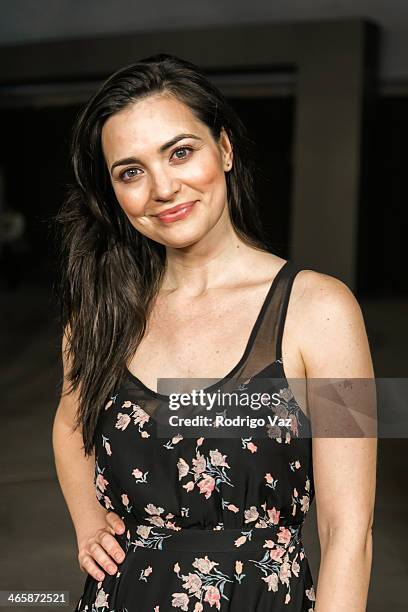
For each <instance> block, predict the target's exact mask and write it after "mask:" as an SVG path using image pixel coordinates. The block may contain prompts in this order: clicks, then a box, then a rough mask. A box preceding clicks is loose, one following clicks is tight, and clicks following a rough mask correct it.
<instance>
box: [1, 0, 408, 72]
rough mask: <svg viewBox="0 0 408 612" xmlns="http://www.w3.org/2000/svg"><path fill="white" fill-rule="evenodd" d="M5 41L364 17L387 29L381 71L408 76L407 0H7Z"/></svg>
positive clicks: (3, 23)
mask: <svg viewBox="0 0 408 612" xmlns="http://www.w3.org/2000/svg"><path fill="white" fill-rule="evenodd" d="M0 8H1V19H0V45H1V44H8V43H16V42H27V41H37V40H45V39H47V40H52V39H61V38H71V37H85V38H86V37H87V36H89V35H95V34H109V33H111V34H115V33H122V32H140V31H149V30H156V29H167V28H184V27H190V26H191V27H197V26H205V25H228V24H240V23H241V24H244V23H263V22H265V21H267V22H270V21H276V22H279V21H296V20H316V19H337V18H340V17H353V16H354V17H364V18H368V19H371V20H373V21H375V22H376V23H378V24H379V25H380V26H381V28H382V30H383V37H382V38H383V45H382V51H381V60H380V74H381V76H382V78H383V79H387V80H390V79H399V78H401V79H408V2H407V1H406V0H307V1H305V0H290V2H288V1H287V0H273V2H270V1H269V2H268V1H266V0H252V1H251V2H248V1H247V0H222V2H220V1H219V0H206V1H205V2H191V0H177V2H168V1H167V0H154V1H153V2H141V1H139V2H138V1H137V0H104V1H103V2H101V1H100V0H35V1H34V0H1V1H0Z"/></svg>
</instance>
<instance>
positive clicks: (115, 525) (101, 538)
mask: <svg viewBox="0 0 408 612" xmlns="http://www.w3.org/2000/svg"><path fill="white" fill-rule="evenodd" d="M105 519H106V526H104V527H101V528H99V529H98V530H97V531H96V533H95V535H93V536H91V537H88V538H87V539H85V540H84V541H83V542H81V543H80V544H79V545H78V561H79V567H80V568H81V571H83V572H85V573H88V574H90V575H91V576H92V577H93V578H95V580H98V581H100V580H103V579H104V578H105V574H104V573H103V572H102V571H101V568H103V569H104V570H105V571H106V572H108V573H109V574H111V575H113V574H115V573H116V572H117V571H118V567H117V565H116V563H121V562H122V561H123V560H124V558H125V553H124V551H123V549H122V548H121V546H119V543H118V541H117V540H116V538H115V537H114V534H115V533H118V534H120V533H123V532H124V530H125V523H124V522H123V521H122V519H121V518H120V517H119V516H118V515H117V514H115V512H108V513H107V514H106V516H105ZM115 561H116V563H115Z"/></svg>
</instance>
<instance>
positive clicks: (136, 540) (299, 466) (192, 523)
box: [75, 266, 315, 612]
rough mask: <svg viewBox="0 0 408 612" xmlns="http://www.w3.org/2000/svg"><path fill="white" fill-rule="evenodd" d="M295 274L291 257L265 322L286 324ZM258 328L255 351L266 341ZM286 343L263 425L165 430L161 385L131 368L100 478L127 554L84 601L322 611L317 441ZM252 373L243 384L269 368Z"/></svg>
mask: <svg viewBox="0 0 408 612" xmlns="http://www.w3.org/2000/svg"><path fill="white" fill-rule="evenodd" d="M293 276H294V270H293V268H292V267H291V266H287V268H286V273H285V274H284V273H283V272H282V274H281V276H280V279H279V283H278V282H277V283H275V285H274V286H273V291H272V290H271V291H270V292H269V294H268V300H267V301H266V302H265V308H264V309H263V310H262V311H261V312H260V316H259V317H258V320H257V323H256V326H255V327H254V329H259V327H260V323H261V322H262V320H263V318H265V319H267V321H268V329H271V330H275V333H276V330H279V329H280V327H279V326H282V325H283V321H284V317H283V314H284V312H285V311H284V310H282V309H280V304H284V303H285V302H284V298H285V293H286V292H287V291H288V290H290V281H291V280H293ZM271 289H272V287H271ZM272 298H274V300H272ZM286 304H287V302H286ZM268 308H269V309H270V310H268ZM275 312H276V316H279V317H280V319H279V321H280V323H279V324H274V322H273V317H274V316H275V314H274V313H275ZM263 333H264V332H263ZM279 337H280V338H281V335H280V336H279V334H278V338H279ZM251 338H252V345H251V351H250V352H249V353H248V355H247V359H249V358H250V356H251V354H254V353H257V351H260V350H261V349H260V348H259V347H260V346H261V345H262V346H265V343H263V344H262V343H260V344H259V345H258V344H257V337H256V335H255V334H253V335H252V336H251ZM279 348H280V345H279V343H278V344H277V359H276V360H275V361H274V362H272V363H267V367H266V368H265V370H264V371H263V372H262V375H263V376H269V377H271V378H276V379H277V380H278V383H277V388H276V390H275V391H276V393H277V395H278V396H279V398H280V403H279V404H278V405H277V406H274V407H273V414H274V416H277V417H278V418H277V420H276V421H275V423H274V424H273V425H269V424H268V425H266V427H265V435H263V436H256V435H251V434H250V435H241V436H239V435H237V436H235V437H230V438H221V437H214V438H211V437H208V436H206V435H198V436H197V437H190V438H189V437H186V436H185V435H183V433H181V432H180V431H178V430H177V429H176V428H175V430H174V434H172V435H171V436H169V437H166V438H163V437H160V436H159V435H158V433H157V432H158V427H157V423H158V422H159V419H156V417H155V411H156V410H158V409H159V408H158V405H159V403H160V402H159V398H158V395H157V394H155V393H154V392H150V393H149V392H148V390H146V389H147V388H146V387H144V385H139V384H137V379H135V378H134V377H132V376H131V375H129V376H128V377H127V380H126V382H125V383H123V384H122V385H121V386H120V387H119V388H117V389H116V390H115V393H114V394H112V396H111V397H109V398H108V401H107V403H106V405H105V407H104V409H103V410H102V412H101V415H100V418H99V420H98V424H97V428H96V432H95V472H94V488H95V495H96V498H97V500H98V501H99V503H100V504H101V505H102V506H103V507H104V508H105V509H106V510H113V511H114V512H116V513H117V514H119V516H121V517H122V519H123V520H124V522H125V525H126V529H125V532H124V533H123V534H121V535H117V536H115V537H116V538H117V540H118V542H119V544H120V545H121V547H122V548H123V550H124V552H125V559H124V561H123V562H122V563H121V564H119V565H118V571H117V572H116V574H115V575H109V574H107V573H105V578H104V579H103V581H100V582H97V581H96V580H95V579H93V578H92V577H91V576H90V575H88V577H87V580H86V583H85V585H84V589H83V593H82V596H81V598H80V600H79V602H78V603H77V606H76V608H75V612H135V611H136V610H139V609H140V610H143V612H168V611H169V610H173V609H174V610H182V611H183V612H210V611H211V610H221V611H222V612H241V610H245V611H246V612H256V611H258V612H266V611H267V610H268V611H270V612H283V611H284V610H285V611H287V612H313V610H314V607H315V592H314V586H313V579H312V576H311V572H310V568H309V563H308V559H307V556H306V552H305V549H304V546H303V543H302V526H303V524H304V521H305V518H306V515H307V512H308V510H309V507H310V504H311V503H312V501H313V498H314V483H313V467H312V452H311V451H312V440H311V439H310V437H307V436H305V435H303V432H304V431H305V430H307V428H308V426H309V423H308V420H307V418H306V416H305V415H304V413H303V412H302V410H301V409H300V407H299V406H298V404H297V402H296V400H295V398H294V396H293V393H292V391H291V389H290V388H289V386H288V384H287V380H286V377H285V373H284V369H283V362H282V359H281V357H280V351H279ZM258 362H260V358H259V355H258V360H257V363H258ZM245 363H246V362H243V364H245ZM245 372H246V374H247V375H246V376H245V377H244V378H245V383H244V384H243V385H241V386H240V388H241V389H246V388H248V389H249V388H250V387H251V384H252V381H253V379H254V378H256V377H257V375H258V374H257V371H256V372H254V373H252V374H251V373H250V372H249V367H247V369H246V370H245ZM238 373H239V372H238V371H237V374H238ZM265 410H266V412H267V411H270V412H272V409H271V407H267V408H266V409H265ZM288 417H290V419H289V418H288Z"/></svg>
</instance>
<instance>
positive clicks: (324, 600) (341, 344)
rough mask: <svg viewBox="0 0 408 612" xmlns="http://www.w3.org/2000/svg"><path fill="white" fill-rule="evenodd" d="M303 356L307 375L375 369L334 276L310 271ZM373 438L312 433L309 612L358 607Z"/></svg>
mask: <svg viewBox="0 0 408 612" xmlns="http://www.w3.org/2000/svg"><path fill="white" fill-rule="evenodd" d="M307 273H308V274H309V278H308V279H307V280H308V299H307V306H306V318H307V325H306V326H305V328H307V332H306V336H305V338H304V342H303V346H302V356H303V360H304V363H305V368H306V375H307V377H308V378H364V379H372V378H373V376H374V372H373V366H372V361H371V355H370V349H369V344H368V340H367V335H366V330H365V325H364V320H363V316H362V313H361V309H360V306H359V304H358V302H357V301H356V299H355V297H354V295H353V293H352V292H351V291H350V289H349V288H348V287H347V286H346V285H345V284H344V283H342V282H341V281H339V280H338V279H335V278H334V277H330V276H328V275H325V274H319V273H315V272H312V271H308V272H307ZM376 453H377V440H376V438H374V437H354V438H347V437H343V438H342V437H336V438H335V437H331V438H329V437H326V438H323V437H317V438H314V439H313V469H314V481H315V491H316V510H317V520H318V531H319V540H320V547H321V563H320V571H319V577H318V587H317V595H316V608H315V612H346V611H347V612H351V611H352V612H365V610H366V605H367V595H368V587H369V581H370V573H371V563H372V531H371V530H372V523H373V514H374V499H375V478H376Z"/></svg>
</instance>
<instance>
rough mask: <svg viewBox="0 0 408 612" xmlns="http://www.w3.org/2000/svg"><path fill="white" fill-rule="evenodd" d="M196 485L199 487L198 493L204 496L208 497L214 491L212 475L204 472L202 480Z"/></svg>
mask: <svg viewBox="0 0 408 612" xmlns="http://www.w3.org/2000/svg"><path fill="white" fill-rule="evenodd" d="M197 486H198V488H199V489H200V493H202V494H203V495H204V496H205V498H206V499H208V498H209V497H210V496H211V493H212V492H213V491H214V487H215V480H214V478H213V477H212V476H208V474H204V475H203V478H202V480H200V482H199V483H198V485H197Z"/></svg>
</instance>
